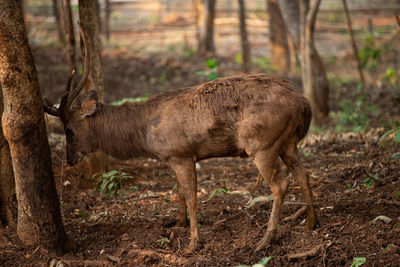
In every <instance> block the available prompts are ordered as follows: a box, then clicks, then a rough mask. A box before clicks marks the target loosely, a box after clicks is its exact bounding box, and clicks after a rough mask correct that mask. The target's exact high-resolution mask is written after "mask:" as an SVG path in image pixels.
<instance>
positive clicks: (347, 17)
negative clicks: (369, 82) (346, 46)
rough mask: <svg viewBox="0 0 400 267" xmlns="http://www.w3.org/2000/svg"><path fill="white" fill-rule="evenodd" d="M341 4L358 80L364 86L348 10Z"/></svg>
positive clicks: (345, 4)
mask: <svg viewBox="0 0 400 267" xmlns="http://www.w3.org/2000/svg"><path fill="white" fill-rule="evenodd" d="M342 3H343V10H344V14H345V18H346V25H347V31H348V32H349V34H350V41H351V46H352V47H353V52H354V57H355V58H356V62H357V69H358V74H359V75H360V80H361V82H362V84H363V86H364V85H365V79H364V74H363V71H362V67H361V62H360V58H359V57H358V48H357V44H356V41H355V39H354V34H353V28H352V26H351V18H350V13H349V9H348V7H347V2H346V0H342Z"/></svg>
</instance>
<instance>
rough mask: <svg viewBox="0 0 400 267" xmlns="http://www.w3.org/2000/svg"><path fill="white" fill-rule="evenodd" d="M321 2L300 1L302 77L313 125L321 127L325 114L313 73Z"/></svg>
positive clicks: (316, 0)
mask: <svg viewBox="0 0 400 267" xmlns="http://www.w3.org/2000/svg"><path fill="white" fill-rule="evenodd" d="M319 4H320V0H311V5H310V0H300V3H299V7H300V50H301V77H302V81H303V89H304V95H305V96H306V97H307V98H308V99H309V100H310V102H311V109H312V112H313V121H312V125H321V122H322V118H323V114H322V113H321V112H320V110H319V109H318V102H317V101H318V99H317V93H316V79H315V78H316V77H315V75H314V73H313V69H314V67H315V64H313V62H314V61H315V54H314V53H315V51H316V50H315V47H314V29H315V20H316V17H317V12H318V7H319Z"/></svg>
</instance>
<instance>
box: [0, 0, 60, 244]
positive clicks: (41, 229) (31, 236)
mask: <svg viewBox="0 0 400 267" xmlns="http://www.w3.org/2000/svg"><path fill="white" fill-rule="evenodd" d="M21 8H22V3H21V1H15V0H3V1H0V10H1V12H0V80H1V84H2V88H3V97H4V112H3V116H2V125H3V132H4V136H5V137H6V139H7V141H8V143H9V145H10V152H11V157H12V164H13V170H14V176H15V186H16V195H17V200H18V225H17V234H18V237H19V238H20V239H21V241H22V242H23V243H24V244H25V245H35V244H37V243H40V244H41V246H42V247H45V248H49V249H62V248H63V246H64V243H65V240H66V235H65V231H64V227H63V225H62V222H61V214H60V209H59V200H58V196H57V192H56V187H55V183H54V175H53V169H52V164H51V158H50V149H49V144H48V140H47V133H46V127H45V121H44V110H43V104H42V99H41V95H40V90H39V82H38V79H37V73H36V68H35V64H34V61H33V57H32V53H31V50H30V47H29V43H28V38H27V34H26V29H25V25H24V20H23V14H22V9H21Z"/></svg>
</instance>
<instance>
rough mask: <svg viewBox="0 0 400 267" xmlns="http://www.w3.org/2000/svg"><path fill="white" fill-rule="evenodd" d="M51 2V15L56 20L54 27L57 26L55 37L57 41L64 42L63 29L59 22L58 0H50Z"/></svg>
mask: <svg viewBox="0 0 400 267" xmlns="http://www.w3.org/2000/svg"><path fill="white" fill-rule="evenodd" d="M52 2H53V16H54V18H55V21H56V27H57V38H58V41H59V42H60V43H62V44H64V43H65V36H64V31H63V26H62V23H61V18H60V17H61V16H60V10H59V4H58V2H59V1H58V0H52Z"/></svg>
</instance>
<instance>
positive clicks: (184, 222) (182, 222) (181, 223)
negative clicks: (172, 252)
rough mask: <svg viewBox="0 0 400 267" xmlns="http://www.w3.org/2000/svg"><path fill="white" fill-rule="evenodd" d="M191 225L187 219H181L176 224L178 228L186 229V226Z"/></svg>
mask: <svg viewBox="0 0 400 267" xmlns="http://www.w3.org/2000/svg"><path fill="white" fill-rule="evenodd" d="M188 225H189V221H188V220H187V219H184V220H181V219H179V220H178V221H177V222H176V225H175V226H176V227H186V226H188Z"/></svg>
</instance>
